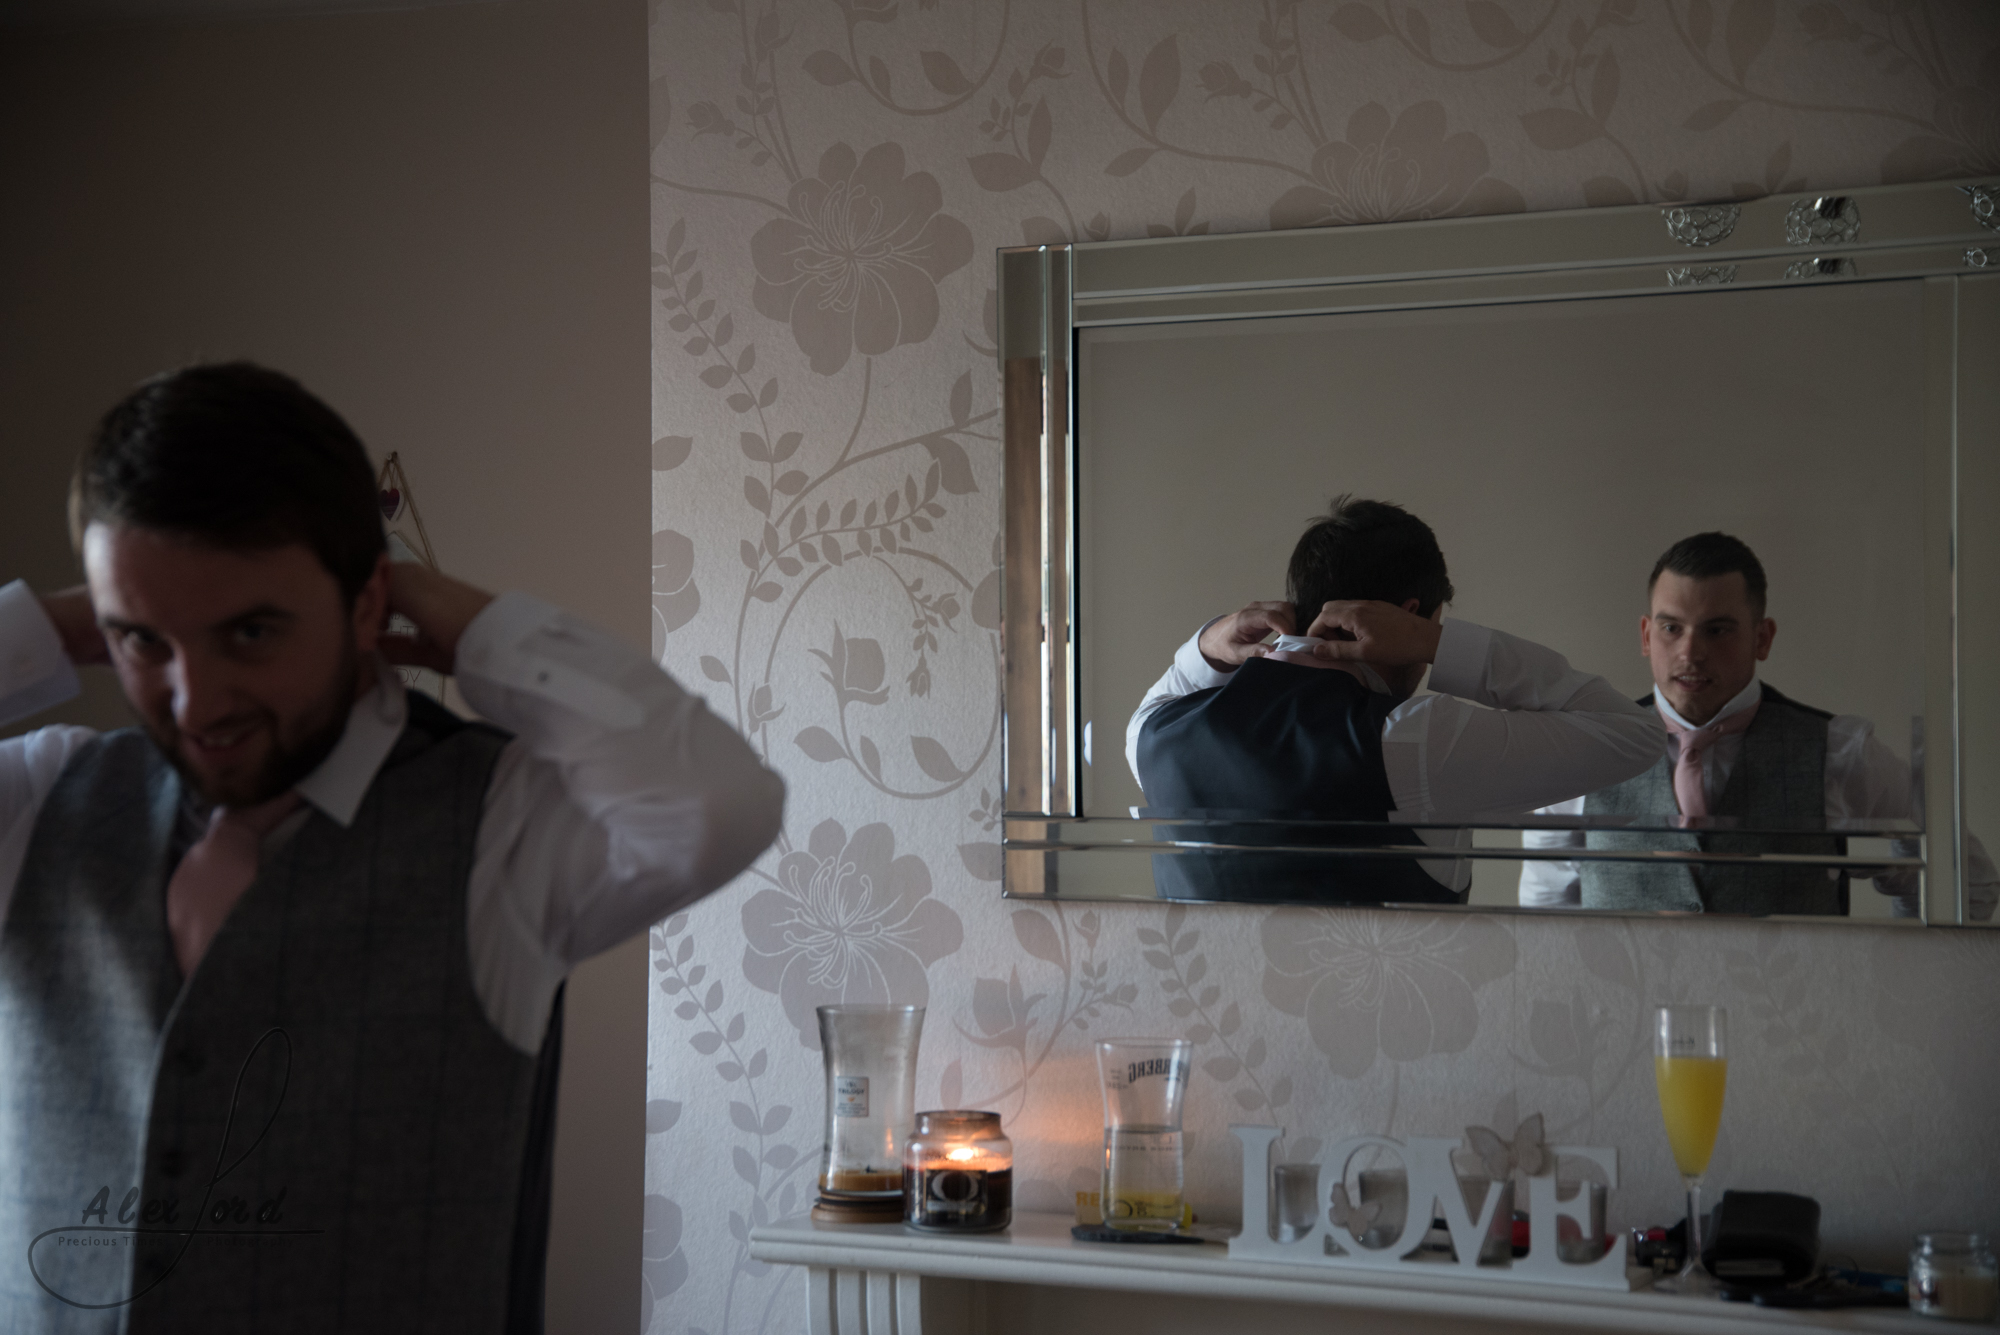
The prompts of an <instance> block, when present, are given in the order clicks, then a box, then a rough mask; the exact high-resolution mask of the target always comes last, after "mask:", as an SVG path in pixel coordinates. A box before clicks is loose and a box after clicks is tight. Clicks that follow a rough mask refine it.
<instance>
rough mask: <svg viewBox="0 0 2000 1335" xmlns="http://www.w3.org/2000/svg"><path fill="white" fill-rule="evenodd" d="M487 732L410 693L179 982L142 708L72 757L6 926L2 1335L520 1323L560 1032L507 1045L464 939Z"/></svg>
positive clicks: (158, 770)
mask: <svg viewBox="0 0 2000 1335" xmlns="http://www.w3.org/2000/svg"><path fill="white" fill-rule="evenodd" d="M504 744H505V738H504V737H503V736H502V735H500V734H498V733H496V732H494V731H492V730H490V729H487V728H484V727H479V726H474V725H468V724H465V723H463V722H461V721H459V720H457V719H455V718H454V717H452V716H451V715H450V714H449V713H447V712H446V711H445V710H444V709H442V708H441V707H440V706H438V705H436V704H435V703H434V702H432V701H430V700H428V699H426V698H425V697H422V696H418V695H415V694H412V695H411V696H410V722H409V725H408V726H407V727H406V728H405V729H404V731H403V734H402V736H401V737H400V738H399V739H398V740H397V742H396V745H395V747H394V749H393V750H392V751H391V753H390V755H389V758H388V759H387V761H386V762H385V763H384V765H383V767H382V770H381V772H380V773H379V774H378V775H377V776H376V779H375V781H374V783H373V784H372V785H371V786H370V788H369V790H368V793H367V797H366V798H365V800H364V801H363V802H362V804H361V808H360V810H359V811H358V812H357V813H356V815H355V818H354V821H353V823H352V824H351V825H350V826H348V827H347V828H345V829H343V828H341V827H340V826H339V825H338V824H337V823H335V822H334V821H332V820H330V819H328V818H327V817H326V816H324V815H323V814H321V813H319V812H312V813H311V814H310V815H309V816H308V817H307V819H306V821H305V823H304V824H303V825H302V826H301V827H300V829H299V830H298V832H297V833H296V834H295V835H294V836H293V837H292V838H291V839H290V840H288V841H287V842H285V843H284V844H283V845H282V846H281V847H279V848H278V849H276V850H275V851H274V852H273V853H271V854H270V856H268V857H266V858H265V859H264V863H263V865H262V866H261V867H260V868H259V871H258V875H257V878H256V880H255V881H254V882H253V883H252V884H251V886H250V888H249V889H248V890H246V891H245V892H244V894H243V897H242V898H241V899H240V900H238V901H237V903H236V906H235V908H234V909H233V910H232V912H231V913H230V915H229V917H228V919H227V920H226V921H225V922H224V923H223V925H222V927H221V930H220V931H218V932H217V933H216V936H215V938H214V940H213V941H212V942H211V944H210V945H209V948H208V952H207V954H206V955H205V956H204V957H203V958H202V960H201V963H200V964H199V965H198V966H197V968H196V970H195V973H194V975H193V977H192V978H190V979H188V980H187V982H186V984H185V986H183V985H182V980H181V977H180V970H179V967H178V966H177V964H176V963H175V960H174V955H173V948H172V945H171V943H170V939H169V937H168V933H167V926H166V918H165V884H166V876H167V861H168V857H169V842H170V839H171V837H172V832H173V826H174V821H175V818H176V813H177V809H178V805H179V803H180V800H181V795H180V781H179V779H178V777H177V776H176V775H175V773H174V771H173V770H172V768H171V767H170V766H169V765H168V764H167V763H166V761H165V760H164V759H163V758H162V757H161V755H160V754H159V752H158V750H157V749H156V748H155V747H154V746H153V744H152V743H151V742H150V741H149V740H148V739H147V738H146V737H145V736H144V735H143V734H141V733H139V732H138V731H136V730H130V729H128V730H125V731H122V732H115V733H110V734H107V735H106V736H103V737H101V738H98V739H97V740H95V741H93V742H91V743H90V744H88V745H87V746H85V747H84V748H83V749H82V750H81V751H79V752H78V753H77V754H76V755H75V756H73V757H72V758H71V759H70V761H69V763H68V765H67V766H65V768H64V769H63V771H62V774H61V776H60V777H59V778H58V780H57V782H56V785H55V787H54V789H53V790H52V791H51V793H50V795H49V798H48V801H47V803H46V804H45V805H44V807H43V808H42V811H41V814H40V817H39V819H38V820H37V822H36V825H35V829H34V833H33V836H32V840H31V842H30V845H29V850H28V854H27V859H26V862H25V864H24V866H23V869H22V873H21V879H20V881H19V883H18V884H17V887H16V890H15V894H14V899H13V903H12V907H11V908H10V910H9V912H8V916H7V921H6V924H5V927H4V930H3V931H0V1330H5V1331H6V1332H8V1333H9V1335H26V1333H28V1332H45V1333H47V1335H58V1333H62V1335H67V1332H91V1333H92V1335H99V1333H100V1332H103V1333H110V1332H120V1331H130V1332H134V1333H135V1335H136V1333H138V1332H153V1331H183V1330H186V1331H196V1330H198V1331H201V1332H203V1333H204V1335H208V1333H210V1332H215V1333H217V1335H220V1333H222V1332H246V1333H247V1332H259V1333H260V1335H261V1333H262V1332H273V1331H282V1332H286V1333H287V1335H305V1333H308V1332H321V1331H328V1332H330V1331H343V1330H360V1329H365V1330H367V1331H369V1332H370V1333H371V1335H388V1333H389V1332H397V1331H416V1330H449V1331H454V1332H457V1331H467V1332H474V1331H477V1332H488V1331H490V1332H501V1331H506V1330H515V1329H522V1328H530V1329H537V1330H538V1329H539V1328H540V1324H539V1323H540V1275H541V1267H542V1257H543V1252H542V1250H541V1249H542V1246H543V1245H544V1243H545V1240H546V1234H545V1233H544V1232H542V1231H541V1230H543V1229H545V1227H546V1219H547V1215H546V1205H547V1197H546V1182H547V1179H546V1169H547V1159H546V1150H547V1145H548V1143H549V1141H550V1139H551V1135H550V1133H551V1130H552V1110H553V1093H554V1075H555V1063H556V1060H557V1056H556V1041H555V1039H554V1038H553V1037H552V1038H551V1039H550V1041H549V1042H547V1043H545V1045H544V1050H543V1053H542V1055H541V1058H540V1060H538V1059H537V1058H536V1057H533V1056H528V1055H525V1054H523V1053H521V1052H519V1051H517V1050H516V1049H515V1048H513V1047H512V1046H511V1045H509V1044H508V1043H507V1042H506V1041H505V1039H503V1038H502V1037H501V1035H500V1034H499V1033H498V1031H496V1030H495V1029H494V1028H493V1026H492V1025H491V1024H490V1023H489V1022H488V1021H487V1019H486V1017H485V1014H484V1012H483V1010H482V1009H481V1006H480V1003H479V998H478V996H477V994H476V993H475V991H474V989H473V985H472V978H471V972H470V964H469V960H468V956H467V946H466V926H465V915H466V883H467V878H468V876H469V873H470V871H471V866H472V858H473V847H474V835H475V832H476V830H477V828H478V825H479V819H480V814H481V810H482V806H483V802H484V798H485V793H486V787H487V783H488V781H489V779H490V777H491V774H492V771H493V765H494V762H495V760H496V758H497V757H498V755H499V752H500V749H501V747H502V746H503V745H504ZM557 1018H558V1023H556V1024H554V1025H552V1026H551V1033H552V1035H553V1034H557V1033H559V1032H560V1024H559V1018H560V1016H559V1011H558V1017H557ZM510 1281H511V1284H512V1286H511V1288H510ZM530 1309H532V1310H530ZM510 1314H511V1315H510ZM523 1323H525V1326H524V1324H523Z"/></svg>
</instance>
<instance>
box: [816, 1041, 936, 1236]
mask: <svg viewBox="0 0 2000 1335" xmlns="http://www.w3.org/2000/svg"><path fill="white" fill-rule="evenodd" d="M818 1013H819V1044H820V1054H821V1056H822V1057H824V1058H825V1062H826V1142H825V1148H824V1149H823V1151H822V1152H821V1155H820V1164H819V1186H820V1191H821V1193H822V1194H823V1195H824V1196H826V1197H827V1198H829V1199H831V1200H835V1201H840V1200H848V1201H855V1202H857V1203H859V1202H869V1201H893V1202H894V1203H895V1206H896V1210H897V1213H898V1214H900V1213H901V1210H902V1198H903V1144H904V1141H905V1139H906V1138H907V1137H908V1136H909V1134H910V1124H911V1121H912V1120H913V1118H914V1116H915V1111H916V1103H917V1098H916V1092H917V1040H918V1039H919V1038H920V1037H921V1036H922V1034H923V1029H924V1008H923V1007H922V1006H821V1007H820V1008H819V1011H818Z"/></svg>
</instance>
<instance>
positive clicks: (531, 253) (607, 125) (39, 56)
mask: <svg viewBox="0 0 2000 1335" xmlns="http://www.w3.org/2000/svg"><path fill="white" fill-rule="evenodd" d="M645 24H646V14H645V8H644V5H643V4H642V3H641V2H640V0H566V2H565V3H560V4H558V3H554V2H553V0H511V2H508V3H494V4H475V5H454V6H448V7H444V8H437V9H430V10H420V11H404V12H388V13H366V14H343V15H322V16H313V17H287V18H265V19H209V20H182V21H178V22H173V23H158V24H150V25H129V24H128V25H122V26H121V25H113V26H106V25H98V26H92V27H74V26H72V27H65V28H32V27H30V28H9V29H0V163H4V164H5V176H4V179H5V183H6V184H5V197H6V201H7V202H6V206H5V208H0V349H4V350H5V352H4V355H0V432H4V435H0V441H4V443H0V580H5V579H10V578H14V577H16V576H19V577H25V578H27V579H28V580H29V581H30V582H31V583H32V584H34V585H35V586H37V587H40V588H49V587H54V586H60V585H64V584H68V583H72V582H74V581H75V579H76V578H77V569H76V563H75V559H74V557H73V556H72V554H71V553H70V550H69V544H68V540H67V537H66V533H65V529H64V519H63V508H62V506H63V496H64V492H65V488H66V485H67V479H68V475H69V470H70V467H71V464H72V461H73V460H74V457H75V454H76V450H77V448H78V447H79V446H80V444H81V443H82V441H83V439H84V438H85V436H86V434H87V433H88V431H89V430H90V427H91V425H92V423H93V422H94V421H95V419H96V418H97V416H98V415H99V414H100V413H102V412H103V411H104V409H105V408H107V407H108V406H109V405H110V404H111V403H112V401H113V400H115V399H116V398H117V397H118V396H119V395H120V394H121V393H123V392H124V391H125V390H126V389H127V388H129V387H130V386H131V385H132V384H134V383H135V382H136V381H138V380H139V379H141V378H143V377H145V376H147V375H150V374H152V373H153V372H156V371H159V370H162V369H165V368H169V367H172V366H176V365H179V364H182V363H185V362H188V361H191V360H197V359H206V358H217V357H238V356H241V357H249V358H253V359H255V360H258V361H261V362H265V363H267V364H269V365H272V366H275V367H278V368H281V369H283V370H286V371H288V372H290V373H292V374H294V375H297V376H299V377H300V378H301V379H303V380H304V381H305V382H306V384H307V385H309V386H310V387H311V388H313V389H314V390H315V391H317V392H318V393H320V394H321V395H323V396H324V397H325V398H326V399H327V400H328V401H329V402H331V403H332V404H333V405H334V406H335V407H336V408H338V409H339V410H340V411H341V412H342V413H343V414H344V415H346V416H347V418H348V420H349V421H350V422H352V423H353V424H354V426H355V428H356V429H357V430H358V431H359V432H360V433H361V436H362V438H363V439H364V440H366V441H367V442H368V444H369V446H370V449H371V450H372V451H374V452H375V454H376V455H377V457H378V458H380V457H382V456H383V455H386V454H387V453H388V452H389V451H391V450H394V451H398V452H399V453H400V454H401V455H402V460H403V463H404V465H405V468H406V470H407V472H408V475H409V478H410V482H411V488H412V490H413V492H414V493H415V495H416V498H417V500H418V502H419V504H420V505H421V508H422V512H423V515H424V519H425V522H426V524H427V526H428V528H429V531H430V535H431V539H432V541H433V543H434V544H435V546H436V549H437V554H438V558H439V560H440V562H441V563H442V565H443V566H444V568H445V569H446V570H447V571H449V572H450V573H453V574H456V575H459V576H462V577H464V578H467V579H470V580H473V581H475V582H477V583H479V584H481V585H484V586H486V587H488V588H495V589H499V588H516V589H524V590H527V591H528V592H531V593H534V594H537V595H539V596H541V597H544V598H547V599H549V600H550V601H552V602H556V603H559V604H561V605H563V606H566V607H568V608H571V609H573V610H574V611H576V612H578V613H580V614H582V615H583V616H585V617H587V618H588V619H590V620H591V621H593V622H595V623H597V624H599V625H602V626H605V627H608V628H610V629H612V630H613V631H615V632H616V633H617V634H619V635H621V636H623V637H625V638H627V639H629V640H630V641H632V642H633V643H636V644H641V645H644V644H647V643H648V639H649V634H650V631H649V626H648V619H647V618H648V611H647V587H648V586H647V583H646V580H647V571H648V568H649V561H648V557H647V552H648V545H647V544H648V516H647V494H646V489H645V488H644V486H642V485H639V484H638V481H637V480H638V479H643V478H644V477H646V476H647V471H646V470H647V466H648V465H647V446H648V441H649V438H650V437H649V432H648V425H649V423H648V411H649V409H648V392H649V390H648V384H649V382H648V371H647V339H648V326H647V299H648V287H647V282H646V277H645V273H646V225H647V224H646V207H647V199H646V142H645V126H646V68H645V51H646V39H645ZM91 675H92V676H93V677H95V678H97V679H96V680H94V681H93V682H92V683H91V687H90V691H89V694H88V695H87V696H86V698H85V699H84V700H82V701H79V702H76V703H74V704H72V705H70V706H68V707H66V708H65V709H62V710H58V711H52V712H51V713H50V714H49V715H46V716H43V717H41V718H37V719H32V720H28V721H26V722H25V723H24V724H22V725H20V726H33V725H36V724H40V723H44V722H48V721H51V720H52V719H55V718H64V719H71V720H75V721H82V722H91V723H95V724H99V725H107V726H115V725H117V724H119V723H121V722H123V721H124V719H125V714H124V710H123V706H122V702H121V701H120V700H119V698H118V695H117V688H116V685H115V683H114V682H112V681H111V680H110V679H109V677H108V674H104V673H101V672H95V673H93V674H91ZM19 730H20V728H19V727H16V728H14V729H11V730H10V731H19ZM645 979H646V961H645V946H644V942H643V940H635V941H632V942H630V943H628V944H627V945H626V946H624V947H621V948H620V949H618V950H616V951H613V952H611V953H610V954H609V955H606V956H604V957H602V958H600V959H598V960H595V961H593V962H591V963H590V964H588V965H586V966H584V967H583V968H582V969H580V970H578V971H577V972H576V974H575V975H574V976H573V977H572V979H571V981H570V987H569V994H568V1025H567V1029H566V1032H565V1052H564V1068H563V1087H562V1095H561V1103H560V1107H559V1113H558V1116H559V1139H558V1144H557V1155H556V1195H555V1208H554V1214H555V1218H554V1230H553V1237H552V1241H551V1246H550V1255H549V1302H548V1311H549V1329H550V1330H551V1331H556V1332H571V1331H621V1332H622V1331H629V1330H632V1329H634V1328H635V1327H636V1326H637V1324H638V1314H639V1242H640V1208H641V1175H642V1172H643V1157H644V1148H643V1147H644V1097H645V1096H644V1088H645V1026H646V1007H645V991H644V989H645V985H646V983H645Z"/></svg>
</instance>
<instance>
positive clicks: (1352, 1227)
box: [1331, 1182, 1382, 1238]
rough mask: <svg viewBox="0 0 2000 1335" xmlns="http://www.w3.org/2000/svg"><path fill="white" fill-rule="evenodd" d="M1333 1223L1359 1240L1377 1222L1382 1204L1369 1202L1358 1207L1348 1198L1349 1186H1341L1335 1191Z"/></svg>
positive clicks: (1343, 1184) (1342, 1184)
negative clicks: (1376, 1217)
mask: <svg viewBox="0 0 2000 1335" xmlns="http://www.w3.org/2000/svg"><path fill="white" fill-rule="evenodd" d="M1331 1213H1332V1216H1333V1222H1334V1223H1336V1224H1338V1225H1340V1227H1342V1228H1344V1229H1346V1230H1347V1231H1348V1232H1350V1233H1352V1234H1354V1236H1356V1237H1357V1238H1358V1237H1360V1236H1361V1235H1362V1234H1363V1233H1366V1232H1367V1231H1368V1226H1369V1225H1370V1224H1372V1223H1374V1222H1375V1216H1377V1215H1379V1214H1381V1213H1382V1202H1380V1201H1369V1202H1367V1203H1366V1204H1363V1205H1356V1204H1355V1203H1354V1202H1353V1201H1351V1200H1349V1199H1348V1197H1347V1184H1346V1183H1345V1182H1343V1183H1341V1184H1339V1185H1338V1186H1336V1187H1335V1188H1334V1189H1333V1210H1332V1212H1331Z"/></svg>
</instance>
